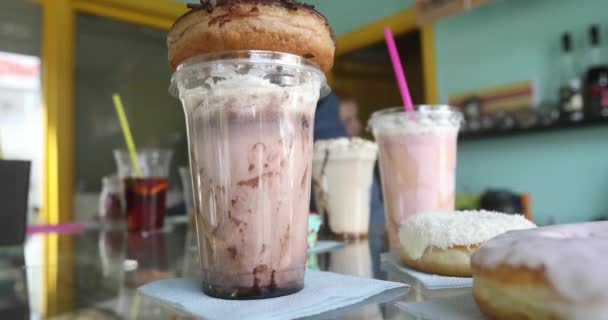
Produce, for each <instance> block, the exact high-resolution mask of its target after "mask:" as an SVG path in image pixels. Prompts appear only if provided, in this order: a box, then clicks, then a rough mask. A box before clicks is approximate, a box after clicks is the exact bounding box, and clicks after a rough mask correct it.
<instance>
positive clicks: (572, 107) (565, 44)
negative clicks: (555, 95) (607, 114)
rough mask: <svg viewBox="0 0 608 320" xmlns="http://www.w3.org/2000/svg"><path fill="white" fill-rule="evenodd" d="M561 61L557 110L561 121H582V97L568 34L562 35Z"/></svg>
mask: <svg viewBox="0 0 608 320" xmlns="http://www.w3.org/2000/svg"><path fill="white" fill-rule="evenodd" d="M562 50H563V53H562V61H561V66H560V87H559V108H560V111H561V116H562V119H564V120H567V121H580V120H582V119H583V97H582V93H581V79H580V76H579V69H578V66H577V64H576V62H575V60H574V57H573V56H572V38H571V37H570V33H568V32H566V33H564V34H563V35H562Z"/></svg>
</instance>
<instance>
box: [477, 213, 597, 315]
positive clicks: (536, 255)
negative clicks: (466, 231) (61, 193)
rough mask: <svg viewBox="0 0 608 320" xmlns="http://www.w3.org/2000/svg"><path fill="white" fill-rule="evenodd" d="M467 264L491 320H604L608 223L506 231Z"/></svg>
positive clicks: (481, 302) (480, 299)
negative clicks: (470, 265) (469, 265)
mask: <svg viewBox="0 0 608 320" xmlns="http://www.w3.org/2000/svg"><path fill="white" fill-rule="evenodd" d="M471 264H472V269H473V277H474V280H473V295H474V296H475V300H476V301H477V304H478V305H479V307H480V309H481V311H482V312H483V313H484V314H486V315H488V316H490V317H491V318H493V319H599V320H601V319H608V221H603V222H590V223H580V224H570V225H555V226H549V227H543V228H537V229H531V230H520V231H511V232H507V233H505V234H503V235H500V236H498V237H496V238H494V239H492V240H490V241H487V242H486V243H485V244H483V245H482V246H481V247H480V248H479V249H478V250H477V251H476V252H475V253H474V254H473V256H472V259H471Z"/></svg>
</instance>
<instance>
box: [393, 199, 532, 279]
mask: <svg viewBox="0 0 608 320" xmlns="http://www.w3.org/2000/svg"><path fill="white" fill-rule="evenodd" d="M534 227H536V225H535V224H534V223H532V222H530V221H528V220H526V219H525V218H524V217H523V216H520V215H509V214H504V213H498V212H490V211H454V212H431V213H420V214H416V215H413V216H411V217H409V218H408V219H406V220H405V221H404V222H403V224H402V225H401V229H400V230H399V241H400V243H401V252H400V253H401V261H402V262H403V263H404V264H405V265H407V266H409V267H411V268H414V269H416V270H420V271H423V272H426V273H434V274H439V275H445V276H457V277H470V276H471V275H472V273H471V263H470V256H471V254H472V253H473V252H474V251H475V250H476V249H477V247H478V246H479V245H481V244H482V243H483V242H485V241H487V240H489V239H491V238H493V237H495V236H497V235H499V234H501V233H504V232H506V231H509V230H516V229H527V228H534Z"/></svg>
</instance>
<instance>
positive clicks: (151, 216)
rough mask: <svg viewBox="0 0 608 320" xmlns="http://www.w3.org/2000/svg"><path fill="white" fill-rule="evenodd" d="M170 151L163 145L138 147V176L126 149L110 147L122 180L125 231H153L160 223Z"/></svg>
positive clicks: (162, 214)
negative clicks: (162, 147) (125, 215)
mask: <svg viewBox="0 0 608 320" xmlns="http://www.w3.org/2000/svg"><path fill="white" fill-rule="evenodd" d="M172 155H173V152H172V151H170V150H164V149H142V150H139V151H138V152H137V162H138V163H139V166H140V168H141V171H142V176H136V175H135V169H134V168H133V164H132V162H131V158H130V157H129V152H128V151H127V150H114V159H115V160H116V166H117V167H118V176H119V177H120V178H122V179H123V181H124V192H125V203H126V212H127V228H128V230H129V231H134V232H135V231H143V232H149V231H155V230H160V229H162V228H163V227H164V223H165V210H166V208H165V201H166V192H167V187H168V185H169V182H168V179H167V177H168V176H169V170H170V165H171V157H172Z"/></svg>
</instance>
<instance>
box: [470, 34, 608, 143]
mask: <svg viewBox="0 0 608 320" xmlns="http://www.w3.org/2000/svg"><path fill="white" fill-rule="evenodd" d="M586 38H587V41H588V42H587V43H588V46H586V47H585V48H584V49H583V50H581V51H580V52H578V54H577V53H576V52H575V51H576V50H574V49H573V48H574V46H573V42H574V41H573V40H572V36H571V34H570V33H569V32H565V33H563V34H562V35H561V47H562V60H561V62H560V65H559V79H560V85H559V96H558V101H559V102H558V103H557V104H555V103H554V104H553V105H547V104H544V105H541V106H537V107H527V108H519V107H518V108H516V109H515V111H498V112H490V113H489V114H488V113H486V114H484V113H483V112H481V110H482V109H483V108H484V106H483V105H482V103H481V101H480V99H477V100H475V99H466V100H464V103H462V104H461V105H460V106H461V108H462V110H463V111H464V114H465V118H466V120H467V121H466V122H465V124H464V125H463V127H462V130H461V140H469V139H480V138H487V137H496V136H508V135H513V134H524V133H533V132H546V131H553V130H560V129H569V128H581V127H588V126H597V125H607V124H608V59H605V57H604V56H603V55H602V52H601V47H602V44H601V39H602V36H601V34H600V27H599V26H598V25H591V26H590V27H589V29H588V33H587V37H586ZM581 53H582V54H581ZM556 93H558V92H556ZM470 110H473V111H475V112H470Z"/></svg>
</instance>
